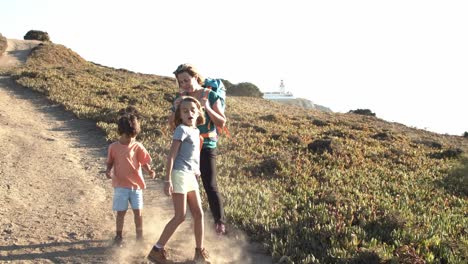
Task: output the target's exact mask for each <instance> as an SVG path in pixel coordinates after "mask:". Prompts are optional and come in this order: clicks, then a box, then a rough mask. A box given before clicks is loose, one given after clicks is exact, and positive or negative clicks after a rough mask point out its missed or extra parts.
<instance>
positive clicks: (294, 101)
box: [268, 98, 332, 112]
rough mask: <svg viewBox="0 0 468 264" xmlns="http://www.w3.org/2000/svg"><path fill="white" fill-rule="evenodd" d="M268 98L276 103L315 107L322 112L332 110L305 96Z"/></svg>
mask: <svg viewBox="0 0 468 264" xmlns="http://www.w3.org/2000/svg"><path fill="white" fill-rule="evenodd" d="M268 100H269V101H273V102H276V103H280V104H287V105H294V106H299V107H302V108H305V109H315V110H320V111H323V112H332V110H331V109H330V108H328V107H326V106H322V105H318V104H314V103H313V102H312V101H310V100H308V99H305V98H294V99H281V100H273V99H268Z"/></svg>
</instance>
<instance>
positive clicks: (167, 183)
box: [164, 181, 174, 196]
mask: <svg viewBox="0 0 468 264" xmlns="http://www.w3.org/2000/svg"><path fill="white" fill-rule="evenodd" d="M173 191H174V187H173V186H172V182H171V181H165V182H164V193H165V194H166V195H167V196H171V195H172V192H173Z"/></svg>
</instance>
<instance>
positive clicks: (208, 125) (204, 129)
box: [173, 90, 219, 149]
mask: <svg viewBox="0 0 468 264" xmlns="http://www.w3.org/2000/svg"><path fill="white" fill-rule="evenodd" d="M206 91H208V90H206ZM202 95H204V93H202ZM180 96H181V95H180V94H177V96H176V98H175V99H177V98H179V97H180ZM218 99H219V96H218V95H217V94H216V93H215V92H213V91H211V90H209V94H208V101H209V102H210V106H211V107H213V105H214V104H215V103H216V101H217V100H218ZM173 111H175V110H174V109H173ZM205 120H206V121H205V124H203V125H200V126H198V129H199V130H200V134H204V133H209V132H213V131H214V132H215V133H216V126H215V124H214V123H213V121H211V119H210V116H209V115H208V114H207V113H206V112H205ZM217 141H218V136H217V135H216V137H211V138H205V139H204V140H203V148H210V149H213V148H216V145H217V144H216V142H217Z"/></svg>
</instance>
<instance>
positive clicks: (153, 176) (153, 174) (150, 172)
mask: <svg viewBox="0 0 468 264" xmlns="http://www.w3.org/2000/svg"><path fill="white" fill-rule="evenodd" d="M148 174H149V176H151V179H154V178H156V172H154V170H150V171H149V172H148Z"/></svg>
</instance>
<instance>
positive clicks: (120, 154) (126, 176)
mask: <svg viewBox="0 0 468 264" xmlns="http://www.w3.org/2000/svg"><path fill="white" fill-rule="evenodd" d="M149 162H151V157H150V155H149V153H148V151H147V150H146V149H145V147H144V146H143V144H141V143H139V142H136V141H132V142H130V144H128V145H124V144H122V143H120V142H118V141H116V142H114V143H112V144H110V146H109V149H108V151H107V164H110V163H113V175H112V186H113V187H121V188H129V189H145V188H146V184H145V180H144V179H143V173H142V171H141V165H144V164H148V163H149Z"/></svg>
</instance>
